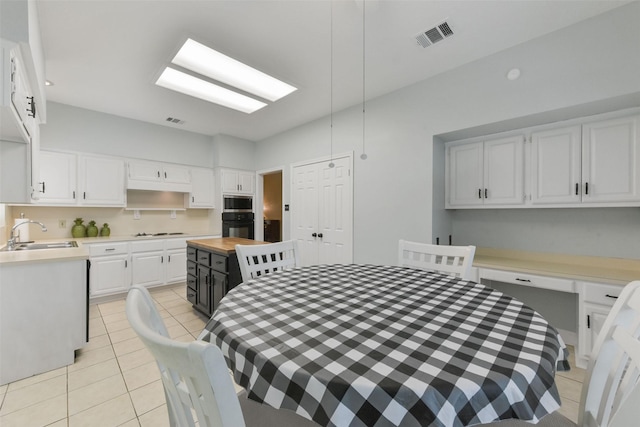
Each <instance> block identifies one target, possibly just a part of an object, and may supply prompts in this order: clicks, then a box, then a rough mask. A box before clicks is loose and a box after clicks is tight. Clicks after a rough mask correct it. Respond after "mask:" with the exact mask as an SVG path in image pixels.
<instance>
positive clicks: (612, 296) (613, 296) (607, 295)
mask: <svg viewBox="0 0 640 427" xmlns="http://www.w3.org/2000/svg"><path fill="white" fill-rule="evenodd" d="M605 297H607V298H613V299H618V297H617V296H615V295H609V294H605Z"/></svg>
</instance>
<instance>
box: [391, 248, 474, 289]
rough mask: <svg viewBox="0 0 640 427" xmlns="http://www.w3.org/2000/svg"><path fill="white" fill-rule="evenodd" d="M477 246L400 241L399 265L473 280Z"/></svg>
mask: <svg viewBox="0 0 640 427" xmlns="http://www.w3.org/2000/svg"><path fill="white" fill-rule="evenodd" d="M475 252H476V247H475V246H440V245H431V244H427V243H418V242H411V241H407V240H400V242H399V244H398V264H399V265H401V266H405V267H412V268H419V269H422V270H429V271H437V272H440V273H444V274H447V275H451V276H457V277H460V278H462V279H465V280H469V279H471V265H472V264H473V256H474V255H475Z"/></svg>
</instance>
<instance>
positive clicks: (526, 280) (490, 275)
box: [479, 268, 576, 293]
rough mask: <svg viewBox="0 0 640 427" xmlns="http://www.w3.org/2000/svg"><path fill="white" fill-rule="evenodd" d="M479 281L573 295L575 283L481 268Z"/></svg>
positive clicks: (555, 278)
mask: <svg viewBox="0 0 640 427" xmlns="http://www.w3.org/2000/svg"><path fill="white" fill-rule="evenodd" d="M479 278H480V279H489V280H496V281H498V282H505V283H513V284H514V285H521V286H531V287H534V288H541V289H550V290H552V291H560V292H569V293H575V292H576V290H575V282H574V281H573V280H570V279H559V278H557V277H548V276H537V275H535V274H525V273H516V272H513V271H503V270H490V269H486V268H481V269H480V271H479Z"/></svg>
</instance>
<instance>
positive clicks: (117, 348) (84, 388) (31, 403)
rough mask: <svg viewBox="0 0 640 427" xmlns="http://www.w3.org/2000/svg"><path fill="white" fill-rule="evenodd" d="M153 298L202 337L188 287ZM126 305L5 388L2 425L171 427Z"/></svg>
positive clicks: (171, 325)
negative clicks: (69, 355)
mask: <svg viewBox="0 0 640 427" xmlns="http://www.w3.org/2000/svg"><path fill="white" fill-rule="evenodd" d="M151 294H152V296H153V298H154V300H155V302H156V305H157V307H158V310H159V311H160V313H161V315H162V317H163V319H164V322H165V324H166V326H167V329H168V331H169V335H170V336H171V337H172V338H174V339H177V340H180V341H191V340H194V339H195V338H196V337H197V336H198V334H199V333H200V331H202V329H203V327H204V325H205V323H206V320H207V319H206V317H204V316H203V315H201V314H199V313H197V312H196V311H195V310H194V309H193V308H192V307H191V304H190V303H189V302H187V301H186V299H185V291H184V284H180V285H176V286H173V287H168V288H167V287H165V288H161V289H157V290H151ZM124 307H125V305H124V298H122V299H121V300H117V301H112V302H108V303H104V304H98V305H92V306H91V307H90V314H89V317H90V326H89V335H90V342H89V344H88V345H87V346H86V347H85V348H83V349H82V350H81V351H79V353H78V355H77V357H76V362H75V363H74V364H73V365H71V366H68V367H64V368H60V369H57V370H55V371H50V372H46V373H44V374H40V375H36V376H33V377H31V378H26V379H24V380H20V381H16V382H13V383H10V384H7V385H4V386H0V403H1V405H0V426H2V427H13V426H16V427H41V426H51V427H63V426H68V427H76V426H83V427H84V426H91V427H101V426H104V427H111V426H114V427H115V426H125V427H134V426H135V427H147V426H149V427H163V426H168V425H169V423H168V420H167V411H166V405H165V401H164V392H163V390H162V383H161V381H160V375H159V373H158V369H157V367H156V364H155V361H154V360H153V358H152V356H151V355H150V353H149V352H148V351H147V350H146V349H145V348H144V346H143V344H142V342H141V341H140V340H139V339H138V338H137V336H136V334H135V333H134V332H133V330H132V329H131V328H130V327H129V323H128V321H127V319H126V315H125V308H124ZM571 366H572V370H571V371H570V372H566V373H564V372H561V373H558V377H557V383H558V388H559V390H560V395H561V397H562V402H563V405H562V408H561V412H562V413H563V414H564V415H565V416H567V417H569V418H570V419H572V420H574V421H576V419H577V411H578V402H579V401H580V391H581V388H582V380H583V377H584V370H582V369H578V368H575V367H574V364H573V361H571Z"/></svg>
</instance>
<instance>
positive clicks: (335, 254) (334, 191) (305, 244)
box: [291, 156, 353, 265]
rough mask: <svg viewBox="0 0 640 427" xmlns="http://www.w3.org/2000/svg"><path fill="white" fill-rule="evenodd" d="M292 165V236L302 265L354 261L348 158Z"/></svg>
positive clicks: (349, 161)
mask: <svg viewBox="0 0 640 427" xmlns="http://www.w3.org/2000/svg"><path fill="white" fill-rule="evenodd" d="M333 163H334V164H335V166H334V167H332V168H331V167H329V161H328V160H327V161H322V162H316V163H311V164H305V165H300V166H295V167H294V168H293V173H292V177H293V183H292V186H293V188H292V192H291V194H292V204H291V217H292V227H293V230H292V233H291V234H292V239H295V240H297V241H298V245H299V249H300V252H301V260H302V261H301V262H302V265H313V264H335V263H351V262H353V175H352V170H353V168H352V167H351V164H352V159H351V157H348V156H347V157H340V158H337V159H334V160H333Z"/></svg>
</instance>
